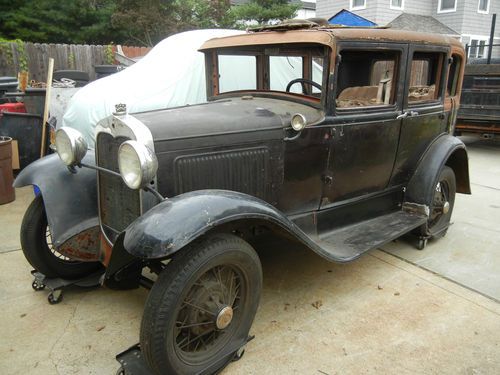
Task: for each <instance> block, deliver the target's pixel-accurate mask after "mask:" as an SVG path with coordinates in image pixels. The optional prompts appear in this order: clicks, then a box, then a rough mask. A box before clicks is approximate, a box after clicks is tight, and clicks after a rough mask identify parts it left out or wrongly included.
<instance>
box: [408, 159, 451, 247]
mask: <svg viewBox="0 0 500 375" xmlns="http://www.w3.org/2000/svg"><path fill="white" fill-rule="evenodd" d="M456 191H457V187H456V179H455V173H454V172H453V169H451V168H450V167H448V166H444V167H443V169H442V170H441V172H440V174H439V177H438V180H437V181H436V186H435V188H434V189H433V193H434V194H433V196H432V198H431V200H430V201H429V209H430V215H429V220H428V221H427V223H426V224H424V225H423V226H422V227H420V228H419V229H418V232H417V234H418V235H420V236H422V237H427V238H430V237H434V238H439V237H443V236H444V235H445V234H446V231H447V229H448V226H449V224H450V220H451V214H452V213H453V206H454V205H455V193H456ZM445 202H447V203H448V208H447V210H446V212H444V211H443V207H444V205H445Z"/></svg>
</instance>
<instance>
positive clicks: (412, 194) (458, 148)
mask: <svg viewBox="0 0 500 375" xmlns="http://www.w3.org/2000/svg"><path fill="white" fill-rule="evenodd" d="M445 165H447V166H449V167H450V168H452V169H453V172H454V173H455V177H456V179H457V181H456V182H457V192H458V193H463V194H470V193H471V190H470V181H469V163H468V157H467V150H466V148H465V145H464V143H463V142H462V141H461V140H460V139H458V138H457V137H454V136H451V135H449V134H443V135H442V136H440V137H439V138H437V139H436V140H435V141H434V142H433V143H432V144H431V145H430V146H429V148H428V149H427V151H426V152H425V154H424V156H423V157H422V158H421V159H420V162H419V164H418V166H417V169H416V170H415V173H414V174H413V176H412V178H411V180H410V182H409V184H408V187H407V191H406V196H405V200H406V202H409V203H417V204H420V205H427V206H428V205H429V204H430V202H432V197H433V196H434V187H435V186H436V184H437V180H438V178H439V173H440V171H441V169H442V168H443V166H445Z"/></svg>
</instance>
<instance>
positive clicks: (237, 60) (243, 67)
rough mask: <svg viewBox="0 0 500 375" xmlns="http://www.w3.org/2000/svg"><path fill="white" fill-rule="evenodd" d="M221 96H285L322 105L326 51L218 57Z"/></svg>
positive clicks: (307, 49)
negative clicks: (250, 93)
mask: <svg viewBox="0 0 500 375" xmlns="http://www.w3.org/2000/svg"><path fill="white" fill-rule="evenodd" d="M216 56H217V66H216V69H217V70H218V74H217V75H215V76H216V77H217V78H218V82H217V83H216V84H215V86H216V87H218V93H216V94H225V93H229V92H234V91H255V90H258V91H268V92H285V93H292V94H298V95H301V96H306V97H308V98H310V99H314V100H316V101H319V100H320V99H321V96H322V94H323V93H322V86H323V71H324V70H325V69H324V65H325V60H326V59H325V49H324V48H323V47H302V48H283V47H281V46H280V47H265V48H264V47H261V48H260V49H258V48H255V47H254V48H251V49H241V50H235V49H231V50H224V49H221V50H219V51H218V53H217V55H216Z"/></svg>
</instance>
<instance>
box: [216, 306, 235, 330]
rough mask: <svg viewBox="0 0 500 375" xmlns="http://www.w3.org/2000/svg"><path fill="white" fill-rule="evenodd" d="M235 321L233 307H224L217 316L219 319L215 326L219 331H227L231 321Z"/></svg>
mask: <svg viewBox="0 0 500 375" xmlns="http://www.w3.org/2000/svg"><path fill="white" fill-rule="evenodd" d="M232 320H233V309H232V308H231V306H225V307H223V308H222V309H221V310H220V311H219V313H218V314H217V319H216V320H215V325H216V326H217V329H225V328H227V326H229V324H231V321H232Z"/></svg>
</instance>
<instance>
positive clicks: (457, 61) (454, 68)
mask: <svg viewBox="0 0 500 375" xmlns="http://www.w3.org/2000/svg"><path fill="white" fill-rule="evenodd" d="M461 66H462V59H461V58H460V56H458V55H453V57H452V62H451V64H450V71H449V72H448V85H447V87H446V95H447V96H455V95H457V86H458V78H459V76H460V69H461Z"/></svg>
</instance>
